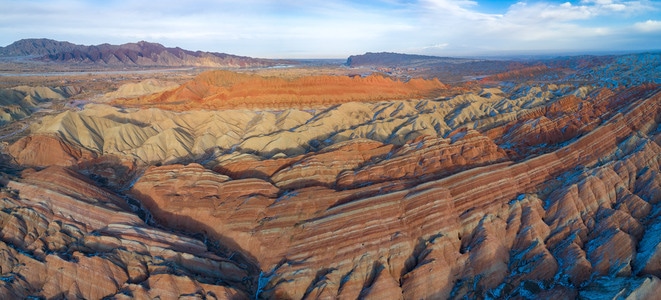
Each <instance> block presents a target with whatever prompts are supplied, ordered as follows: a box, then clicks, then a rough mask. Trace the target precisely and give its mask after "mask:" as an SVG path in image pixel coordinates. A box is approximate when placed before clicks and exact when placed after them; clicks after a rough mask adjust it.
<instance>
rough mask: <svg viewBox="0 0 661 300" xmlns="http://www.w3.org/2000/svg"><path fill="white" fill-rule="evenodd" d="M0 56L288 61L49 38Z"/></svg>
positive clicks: (162, 63) (156, 62)
mask: <svg viewBox="0 0 661 300" xmlns="http://www.w3.org/2000/svg"><path fill="white" fill-rule="evenodd" d="M0 56H4V57H25V56H31V57H34V58H33V59H34V60H36V61H44V62H55V63H74V64H97V65H108V66H159V67H181V66H195V67H231V68H244V67H268V66H274V65H280V64H290V63H292V62H290V61H283V60H272V59H260V58H252V57H246V56H237V55H231V54H226V53H217V52H203V51H190V50H185V49H181V48H179V47H177V48H169V47H165V46H163V45H161V44H158V43H150V42H145V41H140V42H137V43H128V44H122V45H110V44H101V45H92V46H85V45H77V44H73V43H69V42H63V41H55V40H51V39H23V40H19V41H16V42H14V43H12V44H10V45H8V46H6V47H0Z"/></svg>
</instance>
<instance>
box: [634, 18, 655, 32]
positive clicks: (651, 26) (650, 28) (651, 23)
mask: <svg viewBox="0 0 661 300" xmlns="http://www.w3.org/2000/svg"><path fill="white" fill-rule="evenodd" d="M633 26H634V28H635V29H636V30H638V31H642V32H661V21H656V20H647V21H645V22H637V23H635V24H634V25H633Z"/></svg>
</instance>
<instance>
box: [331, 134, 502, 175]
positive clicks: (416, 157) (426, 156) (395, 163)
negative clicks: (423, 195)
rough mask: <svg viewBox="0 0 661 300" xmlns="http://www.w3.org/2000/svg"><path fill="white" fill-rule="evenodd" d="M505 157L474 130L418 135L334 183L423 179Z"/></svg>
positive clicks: (494, 161) (495, 146)
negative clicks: (445, 136)
mask: <svg viewBox="0 0 661 300" xmlns="http://www.w3.org/2000/svg"><path fill="white" fill-rule="evenodd" d="M506 158H507V156H506V154H505V152H504V151H503V150H502V149H500V148H499V147H498V146H497V145H496V144H494V143H493V141H491V140H490V139H489V138H487V137H485V136H483V135H481V134H479V133H478V132H476V131H474V130H463V131H461V132H456V133H454V134H450V139H437V138H431V137H420V138H418V139H415V140H413V141H411V142H409V143H407V144H405V145H403V146H402V147H400V148H398V149H397V150H396V151H393V152H392V153H390V154H389V158H388V159H386V160H383V161H380V162H379V163H376V164H372V165H367V166H365V167H363V168H360V169H358V170H351V171H345V172H343V173H342V174H340V175H339V176H338V178H337V186H338V187H341V188H349V187H355V186H360V185H366V184H372V183H378V182H388V181H393V180H402V179H407V180H412V181H419V182H423V181H427V180H429V179H431V178H440V177H443V176H447V175H449V174H452V173H454V172H457V171H459V170H462V169H467V168H471V167H477V166H481V165H486V164H489V163H496V162H500V161H504V160H506Z"/></svg>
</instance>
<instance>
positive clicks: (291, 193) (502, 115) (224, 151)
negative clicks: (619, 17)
mask: <svg viewBox="0 0 661 300" xmlns="http://www.w3.org/2000/svg"><path fill="white" fill-rule="evenodd" d="M549 69H550V68H541V67H540V68H532V69H522V71H520V72H510V73H507V74H501V75H499V76H495V77H493V78H490V79H489V80H488V81H489V82H490V83H488V85H486V83H485V85H484V86H483V87H481V88H480V89H479V90H476V91H475V92H467V93H463V94H460V95H455V96H449V97H446V96H443V97H440V96H438V97H429V96H428V95H427V97H424V98H423V99H410V98H407V99H400V100H397V97H396V96H397V95H408V96H406V97H410V94H406V93H408V92H409V91H411V90H414V91H418V92H420V91H426V93H431V94H433V93H434V92H435V91H436V90H425V88H426V87H427V84H429V83H431V84H432V85H434V84H437V83H434V81H420V83H418V85H416V86H415V88H411V90H408V87H407V85H406V84H411V83H413V84H415V81H409V82H408V83H406V84H405V83H403V82H398V83H396V84H395V85H393V82H394V81H392V80H390V79H388V78H378V79H373V78H372V79H371V78H362V79H359V78H354V79H352V78H348V77H346V78H344V77H343V78H334V79H333V80H335V82H338V84H339V83H342V84H344V83H347V82H350V83H352V84H354V82H356V81H355V80H365V82H361V81H359V82H360V83H361V84H364V85H363V86H361V87H354V86H347V87H346V90H347V91H348V92H349V93H354V92H355V93H359V92H360V91H362V90H361V89H366V88H367V89H371V88H375V89H376V87H379V86H388V89H386V90H385V92H384V93H390V94H388V95H394V96H395V97H394V98H393V99H388V100H378V101H377V100H374V99H363V100H361V101H341V103H335V104H332V105H330V104H323V105H320V104H319V103H314V101H313V102H311V103H309V104H306V105H305V109H301V108H299V107H297V106H296V105H290V104H288V103H289V102H285V103H287V104H286V105H284V106H286V107H287V108H286V109H285V108H283V109H278V110H273V109H266V108H264V107H262V106H259V105H256V106H255V107H262V108H255V109H245V108H243V109H221V110H200V109H201V108H202V107H204V105H209V107H214V106H213V105H217V103H222V101H231V100H228V99H230V98H231V97H230V96H232V95H233V96H236V97H239V98H236V99H244V98H245V99H248V98H249V97H247V96H245V95H248V94H249V95H252V96H251V97H255V98H259V97H265V96H263V95H274V94H278V93H280V92H281V91H285V90H286V91H287V92H282V93H284V94H291V95H294V96H295V97H299V98H300V99H304V98H305V97H308V96H309V95H312V94H310V93H312V91H313V90H314V89H315V87H317V88H318V87H319V86H317V85H315V84H317V82H320V83H318V84H319V85H323V86H325V87H326V88H327V90H324V89H321V90H320V91H325V92H328V93H329V94H331V95H332V94H333V91H335V90H336V89H339V88H338V87H337V86H333V84H332V82H333V80H328V78H321V79H324V80H321V79H320V78H317V77H313V78H307V79H305V80H303V79H301V81H296V80H293V81H287V80H284V79H278V80H274V81H270V80H267V79H263V78H262V79H259V78H256V77H254V76H251V75H240V74H233V73H218V72H216V73H208V74H204V75H202V76H200V77H198V78H197V79H196V80H194V81H192V82H189V83H186V84H184V85H182V86H180V87H178V88H174V89H170V90H168V91H165V92H159V93H156V94H153V95H150V96H147V97H144V98H140V99H143V100H144V99H151V100H150V101H152V100H153V101H154V102H149V103H169V104H171V105H180V106H178V108H179V109H181V110H182V111H171V110H161V109H159V108H149V109H146V108H141V109H138V108H135V107H114V106H110V105H107V104H89V105H87V106H85V108H83V109H82V110H79V111H75V110H72V111H67V112H64V113H60V114H56V115H52V116H46V117H43V118H41V119H40V122H39V123H35V124H33V125H32V127H30V129H29V131H30V134H29V135H28V136H27V137H25V138H22V139H20V140H18V141H16V142H14V143H12V144H11V145H8V147H7V149H6V151H7V154H8V157H9V159H10V160H11V161H12V162H13V163H14V164H15V165H17V166H22V167H23V168H25V169H24V170H23V171H22V172H21V173H16V174H13V175H6V176H5V177H3V179H2V185H3V188H2V191H1V193H2V201H0V205H2V210H1V212H0V222H1V224H3V225H2V226H1V228H2V229H1V231H0V241H1V243H0V247H3V249H4V250H3V253H5V254H3V255H0V258H2V259H0V263H1V264H2V265H1V267H2V268H1V269H0V271H1V272H2V278H3V283H2V285H1V286H0V293H2V295H8V296H9V297H14V298H16V297H18V298H20V297H27V296H40V297H46V298H52V297H67V298H76V297H78V298H103V297H109V298H146V297H152V298H153V297H160V298H161V299H165V298H168V299H169V298H178V297H201V298H205V297H206V298H213V297H215V298H229V299H237V298H239V299H240V298H253V299H255V298H257V299H260V298H262V299H267V298H277V299H287V298H292V299H301V298H305V299H316V298H321V299H335V298H343V299H353V298H369V299H384V298H388V299H392V298H403V299H439V298H440V299H443V298H534V299H539V298H542V299H548V298H577V297H582V298H614V297H633V298H635V297H639V298H650V297H653V295H655V294H656V293H658V292H659V290H661V281H660V279H659V278H660V277H659V276H661V270H660V267H659V261H661V251H660V250H659V249H661V246H660V245H661V239H659V238H658V233H659V228H661V225H659V224H661V222H660V220H661V215H660V212H661V206H659V203H661V177H659V174H660V173H659V172H661V169H660V163H661V130H660V129H659V128H661V127H660V125H659V123H660V122H661V88H660V87H659V86H658V85H656V84H654V83H653V82H652V81H649V80H648V81H646V82H647V83H645V84H637V83H636V84H629V83H624V81H621V80H624V79H622V78H626V80H625V81H627V82H630V80H631V78H633V77H635V76H639V75H640V74H641V73H635V72H630V73H629V75H626V74H625V75H622V76H620V77H618V79H613V80H614V82H617V83H618V84H617V87H615V85H614V84H610V83H608V84H606V83H604V84H602V83H603V82H602V83H594V84H584V85H583V84H574V83H568V82H563V81H560V82H554V83H549V82H546V83H531V82H518V83H512V82H513V81H516V80H522V79H521V78H524V77H525V78H530V77H529V76H528V75H526V74H529V75H530V76H532V77H535V78H539V77H541V76H543V74H549V73H548V72H549ZM605 69H606V68H603V69H599V70H605ZM632 69H635V68H632ZM623 74H624V73H623ZM230 75H231V76H230ZM219 78H222V80H219ZM313 79H314V80H313ZM317 79H319V80H320V81H316V80H317ZM261 80H264V81H261ZM370 80H371V81H370ZM386 80H390V82H388V81H386ZM497 80H508V82H501V81H497ZM255 81H257V82H261V83H260V84H258V85H256V86H254V87H252V88H250V87H249V86H244V85H245V84H246V83H245V82H255ZM486 81H487V80H485V82H486ZM494 82H500V83H497V84H496V83H494ZM372 83H374V85H369V84H372ZM423 83H424V84H423ZM242 84H244V85H242ZM340 85H341V84H340ZM239 87H240V88H239ZM294 87H298V88H297V89H294ZM306 87H307V88H306ZM354 88H355V90H353V89H354ZM446 88H447V87H446ZM127 89H128V88H127ZM289 89H291V90H289ZM257 91H259V92H260V93H263V94H256V92H257ZM400 91H405V92H406V93H404V94H398V93H399V92H400ZM436 92H438V91H436ZM377 94H378V93H377ZM237 95H239V96H237ZM338 95H339V96H337V97H339V98H338V99H340V98H342V97H345V96H346V94H341V93H340V94H338ZM223 97H225V98H223ZM241 97H244V98H241ZM292 97H293V96H292ZM420 97H422V95H420ZM157 99H158V101H162V102H156V100H157ZM177 99H179V100H180V101H182V103H181V104H177V103H175V101H176V100H177ZM264 99H266V98H264ZM264 99H262V100H264ZM262 100H260V101H262ZM131 101H138V100H136V99H133V100H131ZM264 101H266V100H264ZM184 102H185V103H184ZM137 103H138V102H135V103H133V104H134V105H137ZM246 103H250V102H249V101H248V102H246ZM290 106H293V107H290ZM220 107H225V106H220ZM186 108H191V109H186ZM193 108H194V109H193ZM30 168H34V169H30ZM92 270H93V272H92ZM93 287H94V288H93Z"/></svg>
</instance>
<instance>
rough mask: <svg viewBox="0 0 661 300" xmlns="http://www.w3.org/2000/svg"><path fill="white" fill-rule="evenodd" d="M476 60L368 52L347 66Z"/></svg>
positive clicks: (353, 59) (355, 58)
mask: <svg viewBox="0 0 661 300" xmlns="http://www.w3.org/2000/svg"><path fill="white" fill-rule="evenodd" d="M472 61H475V60H474V59H466V58H455V57H440V56H429V55H417V54H402V53H392V52H377V53H374V52H367V53H365V54H361V55H352V56H349V58H348V59H347V62H346V64H347V65H348V66H350V67H361V66H413V65H416V64H421V63H422V64H427V65H428V64H439V63H445V64H447V63H466V62H472Z"/></svg>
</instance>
